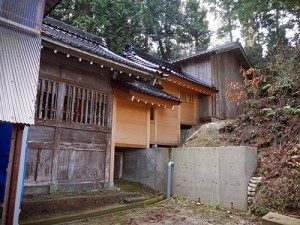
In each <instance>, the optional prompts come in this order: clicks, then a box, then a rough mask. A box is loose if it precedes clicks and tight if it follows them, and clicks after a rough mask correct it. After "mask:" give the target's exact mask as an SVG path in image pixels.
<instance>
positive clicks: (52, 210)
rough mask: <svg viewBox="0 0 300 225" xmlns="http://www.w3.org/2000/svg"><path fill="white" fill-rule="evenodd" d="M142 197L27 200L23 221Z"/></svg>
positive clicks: (105, 196) (111, 195)
mask: <svg viewBox="0 0 300 225" xmlns="http://www.w3.org/2000/svg"><path fill="white" fill-rule="evenodd" d="M134 197H135V198H136V197H140V195H139V194H138V193H119V194H109V195H84V196H75V197H60V198H55V197H54V198H53V199H38V200H34V199H33V200H26V201H23V203H22V208H21V214H20V218H21V219H27V218H35V217H43V216H45V215H47V216H49V215H53V214H61V213H66V212H74V211H80V210H86V209H93V208H99V207H104V206H108V205H113V204H116V203H121V202H122V201H123V200H124V199H126V198H134Z"/></svg>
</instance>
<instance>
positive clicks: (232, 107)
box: [211, 52, 243, 119]
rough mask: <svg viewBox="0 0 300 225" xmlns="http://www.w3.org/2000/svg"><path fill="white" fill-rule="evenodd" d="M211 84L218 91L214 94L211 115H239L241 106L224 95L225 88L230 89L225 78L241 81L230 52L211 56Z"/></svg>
mask: <svg viewBox="0 0 300 225" xmlns="http://www.w3.org/2000/svg"><path fill="white" fill-rule="evenodd" d="M211 66H212V70H211V71H212V84H214V85H215V86H216V87H217V88H218V90H219V92H218V93H217V94H216V95H215V96H214V106H215V107H214V109H213V116H215V117H217V118H221V119H233V118H235V117H237V116H238V115H240V114H241V113H242V111H243V106H242V105H240V106H237V105H236V104H234V103H231V102H230V101H229V100H228V99H227V98H226V97H225V95H224V91H225V90H230V88H229V87H228V86H227V85H226V78H227V79H228V80H230V81H232V82H235V81H240V82H242V81H243V76H242V75H241V74H240V73H239V64H238V60H237V59H236V57H235V56H234V55H233V54H232V53H230V52H224V53H221V54H217V55H213V56H211Z"/></svg>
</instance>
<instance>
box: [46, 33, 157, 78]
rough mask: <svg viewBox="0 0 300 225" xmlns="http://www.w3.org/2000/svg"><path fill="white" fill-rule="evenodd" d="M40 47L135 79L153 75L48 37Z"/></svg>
mask: <svg viewBox="0 0 300 225" xmlns="http://www.w3.org/2000/svg"><path fill="white" fill-rule="evenodd" d="M42 41H43V42H42V47H44V46H45V47H47V48H50V49H53V51H54V52H55V53H56V52H61V53H64V54H66V56H67V57H70V56H72V57H77V58H78V59H79V61H81V60H82V59H84V60H87V61H89V62H90V64H91V65H92V64H94V63H95V64H99V65H101V66H105V67H108V68H110V69H111V71H119V72H120V73H123V72H124V73H127V74H128V75H129V76H131V75H135V76H136V77H138V78H139V77H143V78H146V79H149V78H151V77H153V75H155V74H154V73H148V72H146V71H143V70H139V69H138V68H134V67H132V66H129V65H126V64H122V63H120V62H116V61H113V60H111V59H108V58H105V57H103V56H99V55H96V54H92V53H89V52H87V51H84V50H80V49H78V48H74V47H72V46H69V45H67V44H64V43H61V42H59V41H56V40H53V39H51V38H48V37H44V36H42ZM156 75H157V77H160V76H159V74H156Z"/></svg>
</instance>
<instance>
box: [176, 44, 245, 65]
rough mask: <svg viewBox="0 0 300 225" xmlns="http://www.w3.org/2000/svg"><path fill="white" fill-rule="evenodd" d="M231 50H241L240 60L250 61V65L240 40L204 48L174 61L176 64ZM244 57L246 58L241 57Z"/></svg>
mask: <svg viewBox="0 0 300 225" xmlns="http://www.w3.org/2000/svg"><path fill="white" fill-rule="evenodd" d="M231 50H235V51H236V50H238V51H239V53H240V54H239V55H240V58H239V60H241V61H244V63H248V64H249V65H251V63H250V61H249V59H248V57H247V55H246V53H245V51H244V48H243V47H242V45H241V44H240V43H239V42H229V43H226V44H224V45H220V46H217V47H214V48H211V49H207V50H204V51H201V52H197V53H196V54H194V55H190V56H187V57H183V58H180V59H176V60H174V61H173V62H172V63H174V64H177V65H178V64H180V63H182V62H186V61H188V60H191V59H195V58H201V57H204V56H208V55H213V54H217V53H220V52H227V51H231ZM241 57H242V58H244V59H241Z"/></svg>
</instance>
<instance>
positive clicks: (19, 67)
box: [0, 23, 41, 124]
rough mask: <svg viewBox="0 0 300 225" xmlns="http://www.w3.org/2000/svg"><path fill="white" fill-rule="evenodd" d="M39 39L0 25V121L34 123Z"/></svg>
mask: <svg viewBox="0 0 300 225" xmlns="http://www.w3.org/2000/svg"><path fill="white" fill-rule="evenodd" d="M40 45H41V39H40V37H39V36H38V35H31V34H27V33H25V32H22V31H20V30H15V29H14V28H11V27H6V26H4V24H1V23H0V49H1V51H0V73H1V74H0V121H5V122H11V123H22V124H33V123H34V110H35V98H36V90H37V81H38V71H39V64H40Z"/></svg>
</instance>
